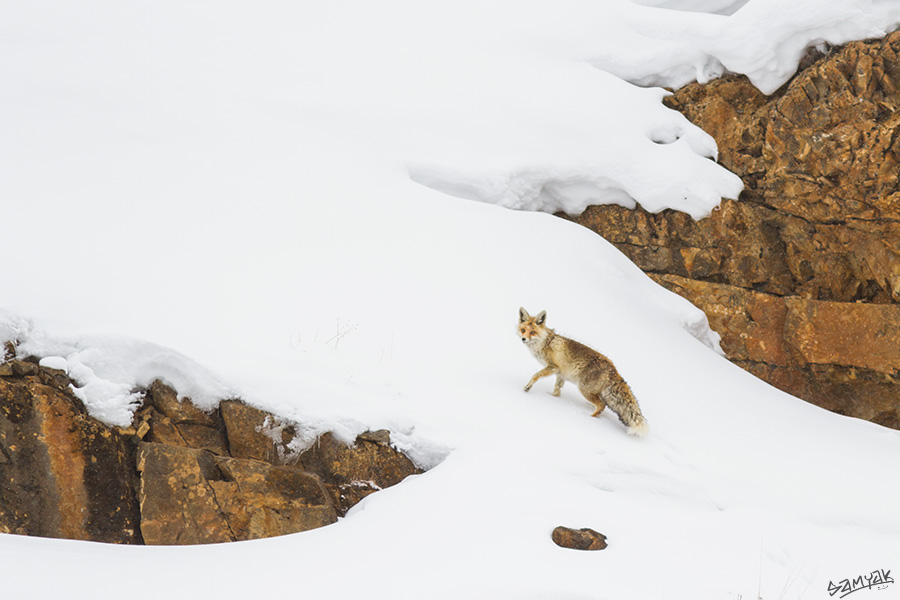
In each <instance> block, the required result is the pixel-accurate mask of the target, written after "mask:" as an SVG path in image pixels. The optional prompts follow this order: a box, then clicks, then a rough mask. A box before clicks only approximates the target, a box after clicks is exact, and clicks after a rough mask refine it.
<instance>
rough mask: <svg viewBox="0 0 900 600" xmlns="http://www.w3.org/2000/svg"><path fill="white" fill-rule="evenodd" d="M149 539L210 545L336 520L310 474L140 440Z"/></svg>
mask: <svg viewBox="0 0 900 600" xmlns="http://www.w3.org/2000/svg"><path fill="white" fill-rule="evenodd" d="M137 465H138V470H139V471H140V473H141V487H140V503H141V532H142V533H143V537H144V541H145V543H147V544H204V543H216V542H227V541H235V540H248V539H257V538H262V537H271V536H275V535H284V534H288V533H297V532H299V531H306V530H308V529H313V528H315V527H322V526H324V525H328V524H330V523H334V522H335V521H336V520H337V514H336V513H335V511H334V508H333V507H332V505H331V500H330V498H329V495H328V493H327V491H326V490H325V488H324V487H323V486H322V484H321V482H320V481H319V479H318V478H317V477H316V476H315V475H312V474H309V473H304V472H302V471H299V470H296V469H291V468H289V467H275V466H273V465H270V464H267V463H263V462H259V461H254V460H247V459H236V458H226V457H217V456H216V455H214V454H212V453H211V452H207V451H204V450H196V449H193V448H185V447H179V446H169V445H165V444H154V443H141V444H140V446H139V449H138V462H137Z"/></svg>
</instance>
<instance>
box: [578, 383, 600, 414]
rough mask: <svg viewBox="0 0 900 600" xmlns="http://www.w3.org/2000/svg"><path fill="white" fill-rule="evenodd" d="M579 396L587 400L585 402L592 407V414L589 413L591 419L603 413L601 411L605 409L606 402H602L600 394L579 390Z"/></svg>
mask: <svg viewBox="0 0 900 600" xmlns="http://www.w3.org/2000/svg"><path fill="white" fill-rule="evenodd" d="M581 394H582V395H583V396H584V397H585V398H587V401H588V402H590V403H591V404H593V405H594V408H595V410H594V412H592V413H591V416H592V417H596V416H598V415H599V414H600V413H602V412H603V409H604V408H606V402H604V401H603V398H602V397H601V396H600V394H596V393H594V392H588V391H586V390H583V389H582V390H581Z"/></svg>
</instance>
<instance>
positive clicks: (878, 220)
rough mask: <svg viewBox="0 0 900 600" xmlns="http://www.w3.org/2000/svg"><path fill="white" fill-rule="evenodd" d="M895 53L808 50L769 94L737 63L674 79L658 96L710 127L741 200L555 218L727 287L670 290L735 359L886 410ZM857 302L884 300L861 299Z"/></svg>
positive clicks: (868, 411) (896, 180)
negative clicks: (687, 209) (737, 70)
mask: <svg viewBox="0 0 900 600" xmlns="http://www.w3.org/2000/svg"><path fill="white" fill-rule="evenodd" d="M897 65H900V32H896V33H893V34H890V35H888V36H887V37H885V38H884V39H882V40H870V41H865V42H853V43H850V44H847V45H846V46H845V47H843V48H840V49H838V50H836V51H834V52H832V53H831V54H829V55H828V56H821V55H820V56H811V57H810V58H809V59H808V60H806V61H805V69H804V70H802V71H801V72H800V73H798V75H797V76H796V77H795V78H794V79H792V80H791V81H790V82H789V83H788V84H787V85H785V86H784V87H782V88H781V89H780V90H779V91H778V92H776V93H775V94H773V95H772V96H768V97H767V96H765V95H763V94H762V93H760V92H759V91H758V90H756V89H755V88H754V87H753V86H752V85H751V84H750V83H749V81H748V80H747V79H746V78H745V77H742V76H729V77H725V78H722V79H719V80H716V81H713V82H710V83H707V84H702V85H701V84H693V85H689V86H686V87H684V88H682V89H680V90H678V91H677V92H675V93H674V94H673V95H672V96H671V97H669V98H667V99H666V103H667V105H668V106H670V107H672V108H675V109H677V110H680V111H681V112H683V113H684V114H685V115H686V116H687V117H688V119H690V120H691V121H692V122H693V123H695V124H697V125H698V126H700V127H701V128H702V129H704V130H706V131H707V132H709V133H710V134H711V135H712V136H713V137H714V138H715V139H716V141H717V143H718V147H719V160H720V162H721V163H722V165H724V166H725V167H727V168H729V169H731V170H732V171H734V172H735V173H737V174H738V175H739V176H740V177H741V178H742V180H743V181H744V184H745V190H744V193H743V194H742V195H741V198H740V200H739V201H737V202H735V201H731V200H724V201H723V202H722V204H721V206H720V207H719V208H718V209H717V210H715V211H713V213H712V215H711V216H710V217H708V218H706V219H703V220H701V221H698V222H695V221H693V220H692V219H691V218H690V217H689V216H688V215H685V214H682V213H678V212H675V211H671V210H669V211H663V212H661V213H659V214H650V213H647V212H646V211H644V210H642V209H640V208H638V209H637V210H634V211H631V210H627V209H624V208H621V207H615V206H603V207H589V208H588V209H587V210H586V211H585V212H584V214H582V215H580V216H578V217H570V218H572V219H573V220H575V221H576V222H579V223H581V224H583V225H585V226H587V227H589V228H591V229H593V230H594V231H596V232H598V233H600V234H601V235H603V236H604V237H606V238H607V239H608V240H610V241H611V242H612V243H613V244H615V245H616V246H617V247H618V248H619V249H620V250H621V251H622V252H623V253H625V254H626V255H627V256H628V257H629V258H631V260H633V261H634V262H635V263H636V264H637V265H638V266H639V267H641V268H642V269H644V270H645V271H647V272H649V273H654V274H658V275H663V274H665V275H670V276H678V277H681V278H685V279H687V280H694V281H698V282H703V283H708V284H724V285H727V286H730V288H729V289H725V288H715V287H713V286H707V287H705V289H703V293H704V294H712V295H711V296H710V297H708V298H706V299H700V298H699V295H700V288H697V287H696V286H692V284H689V283H686V282H683V281H682V282H679V283H677V284H674V285H670V288H671V289H674V290H675V291H678V292H679V293H683V292H687V293H685V294H684V295H686V296H687V297H688V298H689V299H692V300H697V302H696V303H698V305H702V306H701V308H703V306H706V308H705V310H707V309H710V310H712V311H713V312H710V310H707V315H708V316H709V317H710V321H711V323H713V328H714V329H716V328H717V327H718V326H719V325H721V324H722V323H723V322H727V323H728V328H729V329H728V330H722V331H720V330H719V329H716V330H717V331H718V332H719V333H720V334H722V335H723V346H725V350H726V353H727V354H728V356H729V357H730V358H732V359H733V360H735V361H736V362H737V363H738V364H741V365H742V366H744V367H745V368H748V370H750V371H751V372H753V373H755V374H757V375H760V376H763V377H765V378H767V381H769V382H770V383H773V384H774V385H777V386H779V387H781V389H784V390H785V391H788V392H790V393H792V394H794V395H797V396H800V397H801V398H804V399H806V400H810V401H812V402H814V403H816V404H819V405H820V406H829V407H839V408H838V410H839V412H843V413H845V414H851V415H854V416H860V417H863V418H872V417H866V416H864V415H880V417H875V418H876V419H878V418H880V419H881V420H880V421H879V422H883V423H890V422H893V421H894V420H895V419H896V416H892V415H896V412H897V409H898V406H900V405H898V404H896V403H895V404H894V405H893V406H892V407H890V409H889V410H887V411H885V410H882V409H883V408H885V406H886V404H887V403H888V400H887V399H888V398H898V397H900V390H898V391H890V392H888V391H887V388H888V387H890V386H892V385H895V383H892V378H893V377H895V376H896V375H897V374H898V370H900V360H898V355H897V352H896V348H897V346H896V344H895V338H896V335H895V333H896V329H897V328H896V327H894V322H895V320H896V318H897V317H896V313H895V312H894V311H893V308H894V306H895V305H896V303H898V302H900V113H898V112H897V110H896V109H897V107H898V106H900V67H898V66H897ZM670 283H672V282H671V281H670ZM744 292H747V293H744ZM761 294H764V295H761ZM789 296H793V297H796V298H797V300H796V302H794V304H792V305H790V306H792V307H793V308H792V310H791V312H790V314H788V312H787V310H788V307H789V304H790V303H788V302H786V301H783V300H782V298H781V297H789ZM808 301H821V302H824V303H825V304H808V303H804V302H808ZM798 303H800V304H798ZM871 305H880V306H883V307H884V309H872V310H867V309H863V308H860V307H861V306H871ZM801 306H802V308H801ZM715 311H720V312H718V313H717V312H715ZM879 311H881V312H879ZM726 317H727V318H726ZM789 317H790V321H786V319H788V318H789ZM828 322H831V323H832V326H831V327H828V325H827V323H828ZM785 327H787V329H785ZM892 327H893V328H894V330H892V329H891V328H892ZM856 328H861V329H859V330H857V329H856ZM788 335H791V336H793V337H787V336H788ZM860 369H862V371H860ZM851 374H852V375H853V376H855V377H856V379H855V380H854V379H853V377H852V376H851ZM818 377H823V378H824V379H821V380H819V379H817V378H818ZM854 381H855V382H857V383H854ZM875 382H877V384H876V383H875ZM872 385H876V387H877V390H878V393H877V394H874V395H872ZM867 395H872V397H873V400H872V403H871V405H870V406H867V403H866V400H865V397H866V396H867Z"/></svg>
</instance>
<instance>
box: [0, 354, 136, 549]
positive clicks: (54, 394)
mask: <svg viewBox="0 0 900 600" xmlns="http://www.w3.org/2000/svg"><path fill="white" fill-rule="evenodd" d="M25 365H28V366H27V367H24V366H25ZM22 367H24V368H22ZM11 370H12V371H14V375H13V376H7V377H3V378H0V529H2V530H3V531H7V532H12V533H20V534H27V535H36V536H43V537H56V538H68V539H77V540H93V541H100V542H114V543H140V539H141V538H140V532H139V530H138V523H139V520H140V517H139V513H138V503H137V499H136V497H135V494H134V487H133V486H134V483H135V481H134V470H133V469H134V451H133V447H132V445H131V444H130V443H129V442H128V440H127V439H126V438H125V437H124V436H122V435H119V434H117V433H115V432H114V431H111V430H110V429H109V428H108V427H106V426H105V425H103V424H102V423H100V422H99V421H97V420H95V419H93V418H91V417H89V416H88V415H87V414H86V413H85V411H84V408H83V406H82V405H81V402H80V401H79V400H78V399H77V398H75V397H74V396H72V395H71V394H70V393H69V392H68V391H67V388H68V386H67V385H66V386H65V388H63V389H60V388H59V387H55V386H50V385H46V384H44V383H42V382H41V378H42V377H41V376H42V375H46V376H47V377H50V378H52V379H54V380H55V379H56V378H57V377H58V376H59V373H58V372H57V373H51V372H46V371H44V370H42V369H41V368H40V367H38V366H37V365H35V364H34V363H20V362H18V361H16V362H14V363H12V368H11Z"/></svg>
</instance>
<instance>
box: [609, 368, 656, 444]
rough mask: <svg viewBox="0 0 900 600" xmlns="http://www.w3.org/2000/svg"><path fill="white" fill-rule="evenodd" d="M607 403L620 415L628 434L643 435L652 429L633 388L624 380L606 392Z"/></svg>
mask: <svg viewBox="0 0 900 600" xmlns="http://www.w3.org/2000/svg"><path fill="white" fill-rule="evenodd" d="M604 396H605V397H604V400H605V401H606V405H607V406H608V407H609V408H610V409H611V410H612V411H613V412H614V413H616V415H617V416H618V417H619V420H620V421H622V424H623V425H625V427H627V428H628V434H629V435H634V436H637V437H641V436H643V435H646V434H647V432H648V431H649V430H650V427H649V426H648V425H647V419H645V418H644V415H643V414H642V413H641V407H640V406H638V403H637V399H636V398H635V397H634V394H633V393H631V388H630V387H628V384H627V383H625V382H624V381H620V382H617V383H616V384H614V385H613V386H612V387H611V388H609V389H607V390H606V393H605V394H604Z"/></svg>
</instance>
